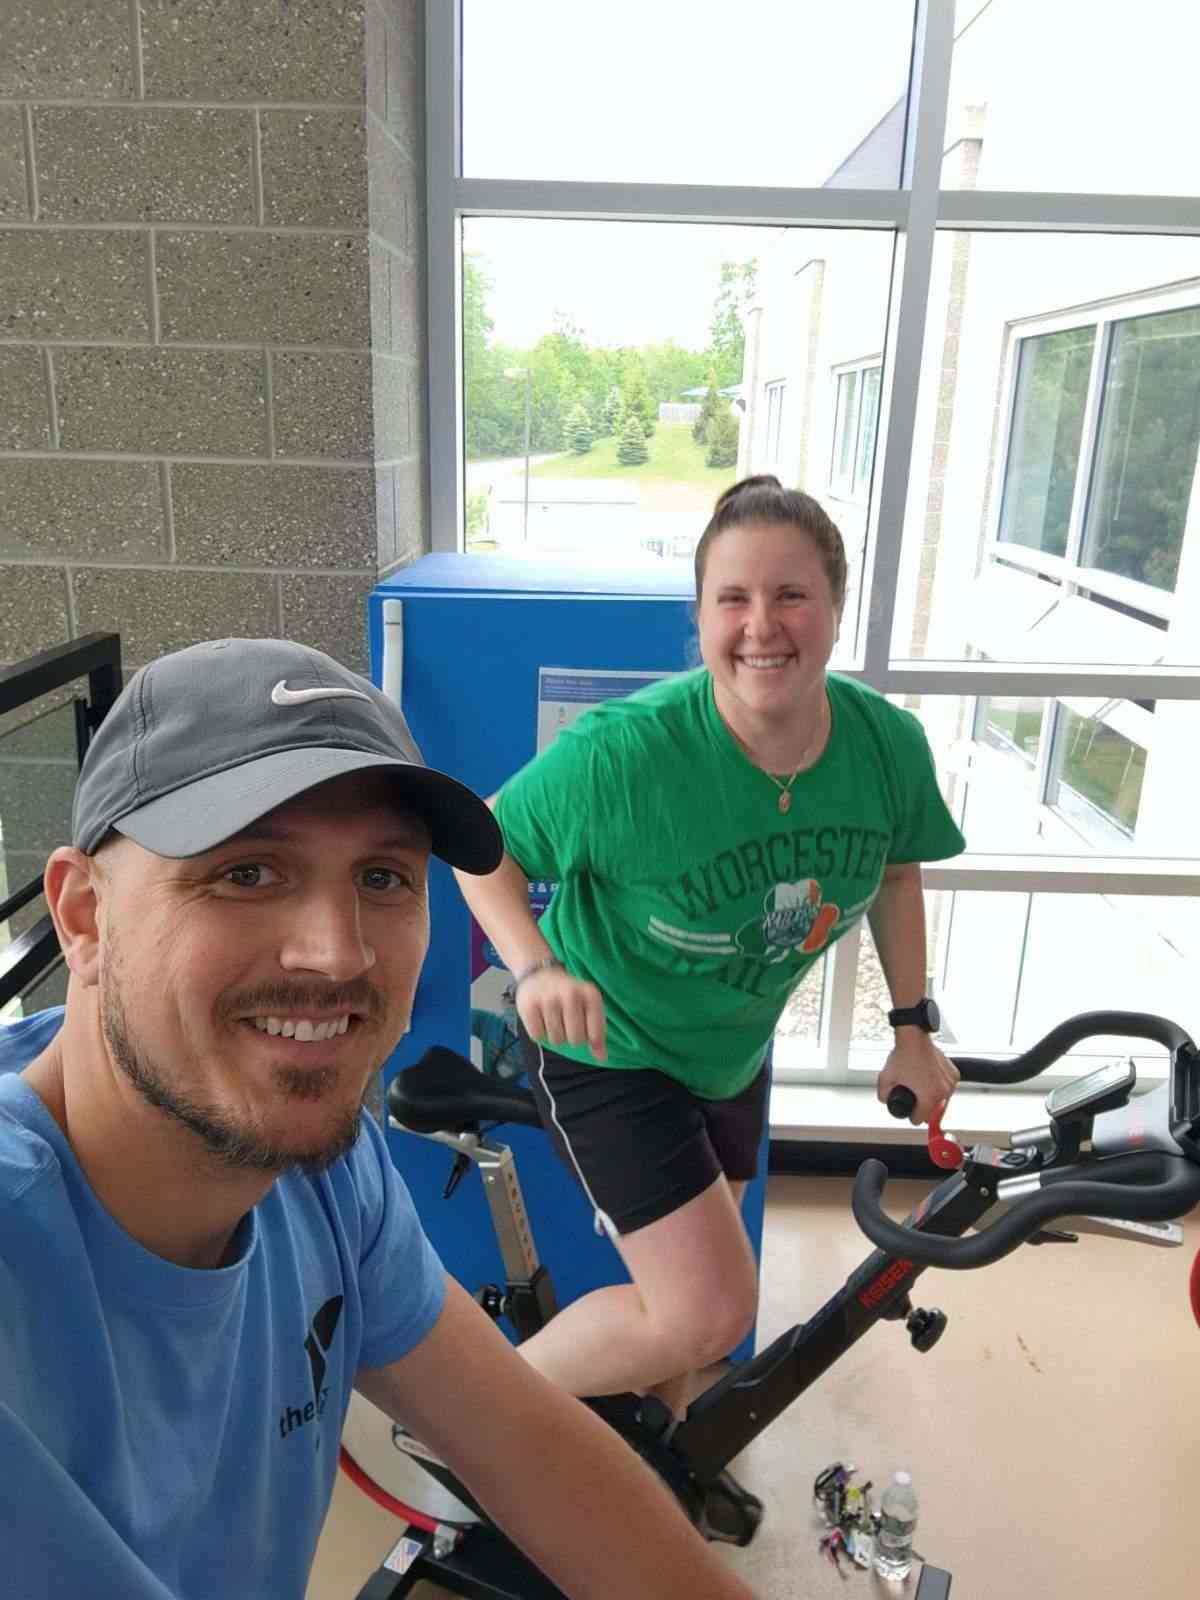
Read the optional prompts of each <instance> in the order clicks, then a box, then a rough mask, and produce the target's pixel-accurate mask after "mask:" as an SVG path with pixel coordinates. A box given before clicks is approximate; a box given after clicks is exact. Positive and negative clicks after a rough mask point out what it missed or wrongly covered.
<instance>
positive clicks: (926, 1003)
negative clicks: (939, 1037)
mask: <svg viewBox="0 0 1200 1600" xmlns="http://www.w3.org/2000/svg"><path fill="white" fill-rule="evenodd" d="M921 1008H922V1010H923V1011H924V1012H925V1026H926V1027H927V1028H928V1029H929V1031H930V1033H936V1032H937V1031H938V1029H939V1028H940V1027H941V1025H942V1013H941V1012H940V1011H939V1010H938V1008H937V1001H936V1000H923V1001H922V1002H921Z"/></svg>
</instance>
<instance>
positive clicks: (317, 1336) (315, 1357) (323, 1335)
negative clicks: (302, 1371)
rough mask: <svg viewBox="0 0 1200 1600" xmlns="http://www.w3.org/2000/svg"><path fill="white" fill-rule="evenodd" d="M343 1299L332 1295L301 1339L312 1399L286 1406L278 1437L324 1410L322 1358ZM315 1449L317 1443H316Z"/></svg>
mask: <svg viewBox="0 0 1200 1600" xmlns="http://www.w3.org/2000/svg"><path fill="white" fill-rule="evenodd" d="M343 1298H344V1297H343V1296H342V1295H340V1294H335V1295H334V1296H333V1297H332V1299H329V1300H326V1302H325V1304H324V1305H323V1306H322V1307H321V1309H320V1310H319V1311H318V1312H317V1314H316V1316H315V1317H314V1318H313V1319H312V1324H311V1326H310V1328H309V1330H308V1335H307V1337H306V1338H305V1340H304V1350H305V1353H306V1355H307V1356H308V1365H309V1369H310V1371H311V1372H312V1386H313V1397H312V1399H311V1400H308V1401H306V1402H305V1404H304V1405H303V1406H286V1407H285V1408H284V1411H283V1413H282V1415H281V1416H280V1418H279V1437H280V1438H281V1439H286V1438H287V1437H288V1436H289V1434H292V1433H294V1432H295V1431H296V1429H297V1428H303V1427H304V1425H305V1424H306V1423H308V1422H313V1421H314V1420H316V1419H317V1418H319V1417H320V1415H321V1413H322V1412H323V1411H324V1409H325V1402H326V1401H327V1400H328V1399H329V1390H328V1389H327V1388H326V1387H325V1371H326V1368H327V1366H328V1362H327V1361H326V1359H325V1357H326V1355H327V1354H328V1351H329V1349H330V1347H331V1345H332V1344H333V1336H334V1334H335V1333H336V1332H337V1325H338V1319H339V1318H340V1317H341V1314H342V1300H343ZM317 1444H318V1447H319V1446H320V1440H319V1439H318V1441H317Z"/></svg>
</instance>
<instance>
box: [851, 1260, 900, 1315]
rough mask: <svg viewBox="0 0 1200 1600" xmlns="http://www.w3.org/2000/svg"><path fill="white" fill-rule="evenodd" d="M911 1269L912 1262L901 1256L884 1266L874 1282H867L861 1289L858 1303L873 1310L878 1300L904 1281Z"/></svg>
mask: <svg viewBox="0 0 1200 1600" xmlns="http://www.w3.org/2000/svg"><path fill="white" fill-rule="evenodd" d="M912 1270H913V1264H912V1262H911V1261H905V1260H904V1259H903V1257H901V1258H900V1260H898V1261H893V1262H892V1264H891V1266H889V1267H885V1268H884V1270H883V1271H882V1272H881V1273H880V1274H879V1276H878V1277H877V1278H876V1279H875V1282H874V1283H869V1284H868V1285H867V1287H866V1288H865V1289H864V1290H863V1291H862V1293H861V1294H860V1295H859V1297H858V1303H859V1305H861V1306H865V1307H866V1308H867V1310H868V1311H873V1310H874V1309H875V1307H876V1306H877V1305H878V1304H879V1302H880V1301H881V1300H883V1299H884V1298H885V1297H886V1296H887V1295H889V1294H891V1292H892V1290H893V1289H894V1288H896V1286H897V1285H898V1284H901V1283H903V1282H904V1280H905V1278H907V1277H908V1275H909V1273H910V1272H911V1271H912Z"/></svg>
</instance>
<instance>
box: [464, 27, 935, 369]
mask: <svg viewBox="0 0 1200 1600" xmlns="http://www.w3.org/2000/svg"><path fill="white" fill-rule="evenodd" d="M463 11H464V18H463V44H464V69H463V71H464V78H463V108H464V127H463V148H464V169H465V173H466V175H467V176H468V177H489V178H499V177H503V178H542V179H550V178H557V179H576V180H579V181H593V182H621V181H625V182H643V183H707V184H759V185H765V186H774V185H783V186H795V187H816V186H818V185H820V184H821V183H823V182H824V181H825V180H826V179H827V178H828V177H829V175H830V173H831V172H832V171H833V170H834V168H835V167H837V166H838V164H839V163H840V162H841V161H842V160H843V159H844V158H845V157H846V156H847V155H848V154H849V153H850V151H851V150H853V148H854V147H855V145H856V144H858V142H859V141H860V140H861V139H862V138H863V137H864V135H865V134H866V133H867V132H868V131H869V130H870V129H871V128H872V127H873V126H874V124H875V123H876V122H877V121H878V119H879V118H880V117H881V116H882V115H883V114H884V112H886V111H887V110H888V109H889V107H890V106H891V105H893V104H894V102H895V101H896V99H897V98H898V97H899V96H900V94H902V93H903V92H904V89H905V86H906V82H907V74H908V62H909V52H910V48H911V37H912V6H911V4H909V3H908V0H840V3H839V4H838V5H836V6H831V5H830V4H829V3H828V0H820V3H817V0H722V3H717V0H605V3H604V4H603V5H596V4H593V3H585V0H464V6H463ZM651 228H652V231H651ZM775 232H776V230H771V229H747V228H736V229H735V228H715V227H705V228H701V227H693V226H683V225H658V226H655V225H647V224H630V223H578V222H575V223H563V222H542V221H538V222H521V221H518V220H514V219H493V218H479V219H474V220H469V221H468V222H467V223H466V225H465V227H464V242H465V245H466V248H467V249H468V250H474V251H478V252H479V253H481V254H482V255H484V256H485V257H486V260H487V270H488V273H489V276H490V277H491V278H492V279H493V282H494V288H493V290H492V292H491V294H490V296H489V310H490V312H491V315H492V317H493V320H494V321H495V324H496V327H495V337H496V338H497V339H499V340H501V341H502V342H504V343H509V344H514V345H518V346H525V345H528V344H530V343H532V342H534V341H535V340H536V339H537V338H538V337H540V335H541V334H543V333H545V332H547V331H548V330H549V329H550V328H551V327H552V325H553V316H554V313H555V311H559V310H561V311H563V312H564V313H566V314H567V315H569V316H570V317H571V318H572V319H573V320H574V321H575V322H576V323H578V324H579V325H580V326H581V327H582V328H583V329H584V330H585V331H586V333H587V334H588V335H589V337H590V338H591V339H592V341H593V342H595V343H597V344H642V343H648V342H656V341H659V340H663V339H667V338H673V339H675V340H676V341H677V342H678V343H680V344H683V345H687V346H690V347H692V348H702V347H703V346H704V345H705V344H706V343H707V338H708V323H709V320H710V318H711V315H712V303H713V297H714V294H715V292H716V285H717V278H718V272H719V268H720V263H721V261H722V260H745V259H747V258H748V257H750V256H753V255H758V256H760V257H761V255H762V254H763V253H764V251H765V250H766V249H767V248H769V243H770V240H771V238H772V237H773V236H774V234H775Z"/></svg>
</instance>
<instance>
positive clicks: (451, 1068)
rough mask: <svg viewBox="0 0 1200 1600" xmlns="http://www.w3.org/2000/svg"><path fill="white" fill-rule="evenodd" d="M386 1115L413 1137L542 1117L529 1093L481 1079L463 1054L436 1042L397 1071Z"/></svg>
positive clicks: (535, 1122)
mask: <svg viewBox="0 0 1200 1600" xmlns="http://www.w3.org/2000/svg"><path fill="white" fill-rule="evenodd" d="M387 1107H388V1113H389V1115H391V1116H392V1117H394V1118H395V1120H396V1121H397V1122H398V1123H400V1124H401V1126H402V1127H405V1128H409V1129H411V1130H412V1132H413V1133H463V1132H465V1131H466V1130H467V1129H470V1128H473V1127H475V1126H477V1125H478V1124H479V1123H481V1122H521V1123H524V1124H525V1126H526V1127H530V1128H540V1127H541V1123H542V1119H541V1118H540V1117H539V1115H538V1109H537V1105H536V1103H535V1102H534V1098H533V1096H532V1095H531V1094H530V1092H529V1090H528V1089H521V1088H518V1087H517V1085H516V1084H512V1083H504V1082H502V1081H501V1080H500V1079H498V1078H489V1077H486V1076H485V1075H484V1074H483V1073H482V1072H480V1071H479V1069H478V1068H477V1067H476V1066H474V1065H473V1064H472V1063H471V1062H470V1061H468V1060H467V1059H466V1057H465V1056H460V1055H459V1054H458V1052H457V1051H456V1050H447V1049H446V1048H445V1046H444V1045H440V1044H435V1045H433V1046H432V1047H431V1048H430V1049H428V1050H426V1052H425V1054H424V1055H423V1056H422V1057H421V1059H420V1060H419V1061H418V1062H417V1063H416V1064H415V1066H411V1067H406V1068H405V1069H404V1071H403V1072H398V1073H397V1074H396V1076H395V1077H394V1078H393V1079H392V1081H391V1084H390V1085H389V1087H388V1092H387Z"/></svg>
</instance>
